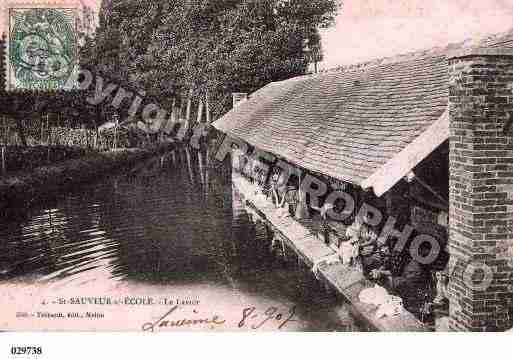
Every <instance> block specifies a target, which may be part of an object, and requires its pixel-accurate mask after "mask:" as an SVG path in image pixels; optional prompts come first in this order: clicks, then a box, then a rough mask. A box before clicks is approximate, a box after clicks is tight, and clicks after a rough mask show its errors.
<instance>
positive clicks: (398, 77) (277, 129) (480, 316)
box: [214, 32, 513, 331]
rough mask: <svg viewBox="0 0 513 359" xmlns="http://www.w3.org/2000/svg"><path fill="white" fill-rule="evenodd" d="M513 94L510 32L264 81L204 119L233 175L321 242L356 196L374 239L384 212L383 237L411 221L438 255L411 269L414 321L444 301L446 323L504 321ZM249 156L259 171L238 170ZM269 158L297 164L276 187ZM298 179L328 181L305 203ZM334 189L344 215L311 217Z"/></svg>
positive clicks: (512, 308) (478, 325)
mask: <svg viewBox="0 0 513 359" xmlns="http://www.w3.org/2000/svg"><path fill="white" fill-rule="evenodd" d="M512 89H513V32H511V33H508V34H502V35H497V36H493V37H490V38H487V39H485V40H482V41H481V42H480V43H478V44H476V43H474V44H472V45H469V44H458V45H453V46H449V47H447V48H443V49H440V48H437V49H432V50H429V51H424V52H421V53H413V54H408V55H401V56H398V57H394V58H386V59H382V60H378V61H373V62H369V63H365V64H359V65H354V66H347V67H342V68H338V69H335V70H332V71H326V72H323V73H320V74H311V75H307V76H302V77H297V78H293V79H289V80H286V81H282V82H274V83H270V84H268V85H267V86H265V87H263V88H262V89H260V90H258V91H256V92H255V93H253V94H250V95H249V96H248V98H247V99H245V100H243V101H241V102H239V103H237V104H236V106H235V107H234V109H233V110H232V111H231V112H229V113H228V114H226V115H225V116H224V117H222V118H221V119H219V120H218V121H217V122H215V123H214V127H216V128H217V129H218V130H219V131H221V132H223V133H225V134H227V135H228V136H230V137H232V138H235V139H237V140H238V141H241V142H243V143H244V144H245V145H247V147H248V149H249V150H248V151H244V152H243V151H241V150H240V149H235V150H234V152H233V153H232V157H233V158H232V160H233V163H234V164H235V167H236V168H235V171H234V173H235V174H234V175H237V176H242V177H246V178H247V179H248V180H249V181H251V182H254V183H256V184H257V185H258V186H260V187H261V189H262V193H263V195H264V196H267V197H268V201H271V202H273V203H275V205H276V208H277V209H276V210H277V211H279V210H282V209H280V208H281V206H280V204H283V203H284V202H287V203H289V212H290V213H289V214H290V216H291V217H294V218H296V219H297V220H298V221H301V220H304V219H309V223H312V222H315V223H317V226H314V227H315V230H316V231H317V233H319V234H323V235H319V238H320V240H323V241H325V243H326V245H328V246H330V247H333V248H338V247H340V246H341V245H343V243H344V241H347V240H348V239H349V237H350V236H351V232H350V230H348V229H350V228H352V227H354V225H355V221H357V217H358V216H357V213H358V208H360V207H361V206H362V205H364V204H368V205H371V206H373V207H374V208H377V209H378V210H379V211H380V213H381V214H382V215H383V218H382V220H381V221H379V223H376V221H372V219H369V218H366V219H364V222H365V221H368V222H369V223H367V227H368V228H369V231H371V232H374V233H375V234H376V235H375V236H376V237H378V238H379V237H382V235H383V229H384V227H385V226H386V222H387V219H388V218H390V217H392V218H394V220H395V222H394V229H395V230H396V232H394V233H395V234H397V233H401V232H402V233H404V232H403V230H404V229H405V228H407V227H411V228H412V229H413V230H412V232H411V235H412V237H413V236H414V235H416V234H417V235H418V234H426V235H429V236H431V237H432V238H435V239H436V241H437V243H438V245H439V248H440V251H439V252H440V253H439V255H438V256H437V260H436V261H434V262H433V263H430V265H428V266H426V265H423V268H424V269H425V270H426V271H427V277H426V278H428V279H427V282H428V288H424V289H423V291H422V292H421V297H422V298H420V300H419V302H418V303H417V306H412V308H413V309H411V310H412V311H414V312H416V313H415V315H416V316H417V317H418V318H420V316H422V315H423V314H425V313H426V308H427V307H430V306H431V307H432V308H436V306H434V303H442V302H443V301H444V300H445V301H446V302H447V304H448V305H447V308H446V310H447V312H446V313H445V314H443V313H442V312H443V309H440V310H441V311H442V312H441V313H442V314H440V313H439V314H440V315H442V316H446V318H447V323H448V328H450V329H451V330H471V331H482V330H486V331H492V330H507V329H509V328H511V327H512V326H513V323H512V315H513V304H512V299H513V281H512V278H513V277H512V276H513V274H512V271H513V268H512V266H511V265H513V250H512V247H513V243H512V240H513V131H510V129H509V128H510V121H511V111H512V110H513V92H512ZM237 97H238V99H240V97H241V96H240V94H237ZM252 151H258V152H260V153H267V154H269V155H271V156H270V157H272V161H271V162H269V163H268V165H269V166H270V168H271V170H270V171H269V174H268V175H266V176H264V177H262V176H259V174H258V173H255V167H254V166H251V165H249V166H248V165H247V164H250V163H251V158H252V155H251V153H252ZM253 157H254V156H253ZM278 161H281V162H282V163H287V164H289V165H290V166H292V167H293V168H296V169H298V172H297V175H293V176H291V177H290V178H289V179H288V182H287V183H286V184H283V183H282V184H281V186H282V187H280V186H278V185H277V183H279V181H278V180H277V178H278V177H279V176H280V171H279V168H277V166H276V163H277V162H278ZM256 172H258V171H256ZM307 175H310V176H313V177H315V178H316V179H319V180H320V181H322V182H323V183H325V184H327V186H328V191H327V194H326V195H325V196H324V197H320V198H321V199H320V202H321V203H319V204H318V205H317V206H315V205H313V204H312V203H310V198H309V196H307V195H304V194H302V193H301V181H302V180H304V178H305V176H307ZM314 187H315V186H314ZM336 190H339V191H344V192H347V193H350V194H351V196H352V198H354V200H355V203H356V210H355V211H354V212H353V213H351V215H348V216H346V217H345V218H344V219H343V220H332V219H329V218H328V219H326V218H325V216H323V210H322V206H323V201H324V200H325V199H326V197H327V196H329V193H330V192H332V191H336ZM274 192H276V194H274ZM280 202H281V203H280ZM342 207H344V206H343V205H342ZM336 208H337V204H335V209H334V210H336ZM323 217H324V218H323ZM374 219H375V218H374ZM326 233H328V234H327V235H324V234H326ZM394 233H388V232H387V233H385V236H386V237H387V236H388V235H390V237H393V236H394ZM396 237H397V236H396ZM379 239H382V238H379ZM378 242H379V241H378ZM379 243H381V242H379ZM409 244H410V242H409ZM407 250H408V249H407ZM510 263H511V265H510ZM362 271H364V272H366V268H365V263H364V265H363V266H362ZM367 272H368V271H367ZM372 274H373V275H374V273H372ZM366 275H369V273H366ZM373 275H372V276H373ZM398 275H400V274H398ZM376 277H377V276H376ZM410 304H411V303H410ZM442 307H443V306H442ZM409 310H410V309H409ZM435 312H436V310H435ZM431 314H433V313H431ZM435 315H438V314H436V313H435ZM421 319H422V320H424V318H421Z"/></svg>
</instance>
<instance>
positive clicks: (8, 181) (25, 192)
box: [0, 143, 174, 217]
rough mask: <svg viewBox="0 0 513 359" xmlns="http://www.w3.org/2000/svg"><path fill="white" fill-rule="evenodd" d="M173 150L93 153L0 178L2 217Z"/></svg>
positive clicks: (171, 144)
mask: <svg viewBox="0 0 513 359" xmlns="http://www.w3.org/2000/svg"><path fill="white" fill-rule="evenodd" d="M173 147H174V144H173V143H169V144H165V145H160V146H158V147H155V148H131V149H119V150H114V151H109V152H101V153H91V154H88V155H85V156H83V157H81V158H76V159H71V160H67V161H63V162H59V163H55V164H52V165H48V166H42V167H38V168H35V169H34V170H32V171H27V172H18V173H14V174H12V175H8V176H4V177H0V217H6V216H9V215H13V214H17V213H20V211H21V212H22V211H25V210H27V209H29V208H30V207H31V206H33V205H34V204H36V203H38V202H39V201H41V200H43V199H44V198H47V197H48V196H51V195H54V194H57V193H63V192H66V191H68V190H69V189H70V188H71V187H73V186H75V185H78V184H80V183H84V182H89V181H92V180H95V179H98V178H100V177H101V176H104V175H106V174H108V173H110V172H112V171H114V170H116V169H119V168H121V167H124V166H130V165H133V164H135V163H136V162H138V161H141V160H144V159H146V158H148V157H151V156H153V155H156V154H159V153H163V152H166V151H168V150H170V149H172V148H173Z"/></svg>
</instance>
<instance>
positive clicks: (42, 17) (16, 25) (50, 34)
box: [6, 5, 77, 91]
mask: <svg viewBox="0 0 513 359" xmlns="http://www.w3.org/2000/svg"><path fill="white" fill-rule="evenodd" d="M6 13H7V16H8V46H7V54H8V55H7V64H8V66H7V76H6V78H7V89H8V90H11V91H16V90H20V91H24V90H29V91H30V90H31V91H55V90H60V89H62V88H63V87H64V84H65V83H66V80H67V79H68V78H69V76H70V75H71V73H72V72H73V70H74V68H75V65H76V58H77V36H76V16H77V12H76V8H58V7H52V6H48V7H44V6H39V7H26V6H24V7H21V6H20V7H16V6H15V5H14V6H12V7H9V8H8V9H6Z"/></svg>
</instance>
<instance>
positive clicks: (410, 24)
mask: <svg viewBox="0 0 513 359" xmlns="http://www.w3.org/2000/svg"><path fill="white" fill-rule="evenodd" d="M511 28H513V1H511V0H345V2H344V5H343V7H342V10H341V12H340V14H339V16H338V17H337V21H336V25H335V26H334V27H333V28H331V29H329V30H327V31H323V34H322V44H323V48H324V56H325V61H324V64H323V67H325V68H330V67H336V66H337V65H347V64H353V63H358V62H362V61H367V60H372V59H375V58H381V57H386V56H393V55H397V54H401V53H405V52H410V51H416V50H422V49H428V48H432V47H436V46H444V45H447V44H449V43H452V42H461V41H463V40H466V39H476V38H480V37H483V36H486V35H489V34H494V33H500V32H505V31H507V30H509V29H511Z"/></svg>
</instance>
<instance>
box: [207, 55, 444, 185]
mask: <svg viewBox="0 0 513 359" xmlns="http://www.w3.org/2000/svg"><path fill="white" fill-rule="evenodd" d="M447 102H448V68H447V60H446V57H445V55H444V53H443V52H440V51H434V52H429V53H422V54H421V55H420V56H419V55H418V54H417V55H407V56H402V57H400V58H398V59H395V60H394V59H385V60H381V61H378V62H374V63H372V64H365V66H353V67H350V68H344V69H341V70H339V71H334V72H327V73H322V74H318V75H313V76H303V77H298V78H294V79H291V80H286V81H282V82H275V83H271V84H269V85H267V86H265V87H264V88H262V89H260V90H259V91H257V92H255V93H254V94H253V95H252V96H251V97H250V99H249V100H248V101H246V102H244V103H242V104H241V105H239V106H238V107H237V108H236V109H234V110H232V111H230V112H229V113H228V114H226V115H225V116H224V117H222V118H221V119H220V120H218V121H217V122H216V123H215V124H214V126H215V127H216V128H217V129H218V130H220V131H222V132H225V133H227V134H229V135H232V136H235V137H237V138H240V139H242V140H244V141H246V142H248V143H249V144H251V145H253V146H255V147H257V148H259V149H261V150H264V151H268V152H271V153H274V154H275V155H278V156H280V157H283V158H285V159H287V160H288V161H290V162H292V163H294V164H296V165H298V166H301V167H303V168H306V169H308V170H311V171H315V172H320V173H323V174H326V175H329V176H331V177H335V178H338V179H340V180H345V181H349V182H352V183H355V184H358V185H361V184H362V182H363V181H364V180H365V179H366V178H368V177H369V176H370V175H371V174H373V173H374V172H376V170H378V169H379V168H381V167H382V166H383V165H384V164H385V163H386V162H388V161H389V160H390V159H391V158H392V157H394V156H395V155H396V154H398V153H399V152H400V151H402V150H403V149H404V148H405V147H406V146H407V145H408V144H410V143H411V142H412V141H413V140H414V139H415V138H416V137H417V136H419V135H420V134H421V133H422V132H424V131H425V130H426V129H427V128H428V127H429V126H430V125H432V124H433V123H434V122H435V121H436V120H438V119H439V118H440V117H441V116H442V114H443V113H444V111H445V110H446V107H447Z"/></svg>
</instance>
